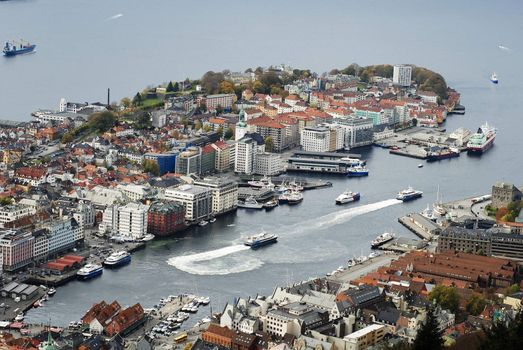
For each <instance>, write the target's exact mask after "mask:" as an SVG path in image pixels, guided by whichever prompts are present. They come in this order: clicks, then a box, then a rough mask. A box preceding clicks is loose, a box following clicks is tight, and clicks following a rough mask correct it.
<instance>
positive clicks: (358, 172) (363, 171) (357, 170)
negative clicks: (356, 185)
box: [347, 165, 369, 177]
mask: <svg viewBox="0 0 523 350" xmlns="http://www.w3.org/2000/svg"><path fill="white" fill-rule="evenodd" d="M368 175H369V169H367V167H364V166H361V165H357V166H353V167H350V168H349V170H348V173H347V176H348V177H362V176H368Z"/></svg>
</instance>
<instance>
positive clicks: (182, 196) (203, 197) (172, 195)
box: [165, 185, 212, 221]
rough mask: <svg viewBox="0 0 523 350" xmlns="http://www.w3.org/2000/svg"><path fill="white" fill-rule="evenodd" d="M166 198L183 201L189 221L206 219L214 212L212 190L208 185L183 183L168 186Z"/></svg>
mask: <svg viewBox="0 0 523 350" xmlns="http://www.w3.org/2000/svg"><path fill="white" fill-rule="evenodd" d="M165 199H169V200H173V201H177V202H180V203H182V204H183V205H184V207H185V218H186V219H187V221H200V220H205V219H207V218H209V217H210V216H211V214H212V191H211V189H209V188H207V187H199V186H192V185H182V186H179V187H176V188H168V189H166V190H165Z"/></svg>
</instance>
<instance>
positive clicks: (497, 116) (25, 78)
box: [0, 0, 523, 325]
mask: <svg viewBox="0 0 523 350" xmlns="http://www.w3.org/2000/svg"><path fill="white" fill-rule="evenodd" d="M522 34H523V4H521V3H520V2H518V1H501V2H492V1H460V2H459V3H456V2H455V1H437V2H436V1H434V2H430V3H427V2H426V1H413V0H407V1H357V2H356V1H323V2H318V1H303V0H302V1H285V2H281V1H271V0H270V1H265V2H264V3H263V4H262V3H260V2H245V1H239V0H236V1H227V2H225V1H220V2H218V1H190V2H189V1H186V2H181V1H167V0H155V1H134V0H113V1H105V0H77V1H71V0H68V1H66V0H27V1H24V0H19V1H17V0H13V1H7V2H1V3H0V40H2V41H5V40H8V39H13V38H15V39H16V38H24V39H27V40H30V41H32V42H34V43H36V44H37V45H38V47H37V52H36V53H34V54H31V55H26V56H22V57H15V58H13V59H5V58H3V57H0V118H2V119H12V120H28V119H29V114H30V112H32V111H33V110H35V109H37V108H56V107H57V105H58V101H59V99H60V97H66V98H67V99H68V100H71V101H97V100H100V101H105V93H106V89H107V88H108V87H110V88H111V91H112V99H113V100H117V99H120V98H122V97H124V96H129V95H132V94H133V93H135V92H136V91H138V90H141V89H142V88H143V87H145V86H147V85H152V84H157V83H160V82H164V81H168V80H176V79H185V78H186V77H193V78H194V77H199V76H201V75H202V74H203V73H204V72H205V71H207V70H222V69H226V68H229V69H231V70H244V69H246V68H247V67H255V66H259V65H261V66H267V65H269V64H279V63H285V64H290V65H292V66H294V67H297V68H311V69H313V70H315V71H318V72H323V71H327V70H329V69H331V68H333V67H343V66H346V65H348V64H350V63H352V62H358V63H359V64H361V65H366V64H373V63H384V62H387V63H415V64H418V65H420V66H426V67H428V68H431V69H433V70H435V71H438V72H440V73H442V74H443V75H444V76H445V78H446V79H447V82H448V83H449V85H451V86H452V87H454V88H456V89H458V90H459V91H460V92H461V93H462V104H464V105H465V106H466V107H467V114H466V115H464V116H452V117H450V118H449V119H448V121H447V123H446V125H445V127H446V128H447V129H448V130H453V129H456V128H458V127H461V126H463V127H467V128H469V129H472V130H475V129H476V128H477V127H478V126H479V125H480V124H482V123H483V122H484V121H488V122H490V123H492V124H493V125H495V126H496V127H497V128H498V137H497V139H496V143H495V147H494V148H492V149H491V150H490V151H489V152H488V153H487V154H485V155H483V156H482V157H481V158H471V157H467V156H466V155H465V154H463V155H462V156H461V157H460V158H458V159H452V160H448V161H442V162H439V163H435V164H426V165H425V167H424V168H422V169H418V168H417V164H418V163H419V161H417V160H415V159H409V158H402V157H398V156H392V155H389V154H388V153H387V152H386V151H385V150H382V149H378V148H368V149H364V150H360V151H359V152H361V153H363V156H364V157H365V158H366V159H367V160H368V166H369V168H370V170H371V174H370V176H369V177H368V178H365V179H350V180H349V179H347V178H336V177H333V178H329V180H330V181H332V182H333V183H334V186H333V187H332V188H327V189H322V190H316V191H309V192H306V193H305V200H304V201H303V203H301V204H300V205H298V206H296V207H286V206H284V207H280V208H276V209H275V210H273V211H272V212H268V213H266V212H263V211H262V212H245V211H241V210H239V211H238V212H237V213H236V214H233V215H230V216H227V217H223V218H220V219H218V220H217V222H216V223H214V224H213V225H208V226H206V227H198V228H195V229H193V230H192V231H190V232H187V233H186V234H185V235H184V236H183V237H179V238H176V239H170V240H163V241H154V242H152V244H150V246H149V247H148V248H147V249H145V250H144V251H141V252H137V253H136V254H134V255H133V261H132V263H131V265H130V266H127V267H124V268H122V269H119V270H117V271H105V272H104V275H103V276H102V277H101V278H98V279H96V280H93V281H90V282H72V283H69V284H68V285H66V286H64V287H62V288H60V289H59V290H58V292H57V294H56V296H55V297H54V298H52V299H51V300H50V301H49V302H47V303H46V305H45V307H43V308H39V309H36V310H33V311H31V312H30V313H29V315H28V318H27V319H28V321H39V322H40V321H41V322H46V321H47V320H48V319H49V318H51V319H52V320H53V323H56V324H61V325H66V324H67V323H68V322H69V321H71V320H76V319H79V317H81V316H82V314H83V313H84V311H85V310H86V309H87V308H89V306H90V305H91V304H93V303H94V302H97V301H99V300H101V299H105V300H108V301H109V300H110V301H112V300H113V299H118V300H119V301H120V302H121V304H123V305H130V304H131V303H134V302H138V301H139V302H141V303H142V304H143V305H144V306H146V307H150V306H152V305H154V304H156V303H157V302H158V300H159V299H160V298H162V297H165V296H167V295H169V294H178V293H184V292H189V293H196V294H201V295H209V296H211V298H212V306H213V308H214V309H215V310H216V309H220V308H221V307H222V306H223V305H224V303H225V302H227V301H232V300H233V299H234V298H235V297H237V296H248V295H252V296H254V295H256V294H257V293H264V294H267V293H270V292H271V291H272V289H273V288H274V286H275V285H278V284H286V283H288V282H290V281H298V280H302V279H306V278H308V277H311V276H315V275H322V274H325V273H326V272H329V271H332V270H333V269H335V268H337V267H338V266H340V265H343V264H345V262H346V260H347V258H350V257H353V256H355V255H360V254H362V253H368V252H369V248H368V247H369V242H370V240H372V239H373V238H374V237H375V236H376V235H378V234H380V233H382V232H383V231H385V230H394V231H395V232H398V233H399V234H400V235H403V236H407V237H413V235H412V234H411V233H410V232H408V231H406V230H405V229H403V228H402V227H401V226H400V225H399V224H398V223H397V218H398V217H399V216H401V215H403V214H405V213H408V212H412V211H420V210H422V209H423V208H424V207H425V206H426V205H427V204H428V203H431V202H433V201H434V200H435V196H436V191H437V186H438V185H439V186H440V189H441V192H442V194H443V197H444V200H453V199H458V198H461V197H467V196H473V195H480V194H484V193H487V192H488V191H489V189H490V186H491V184H492V183H493V182H495V181H498V180H504V181H509V182H514V183H518V184H520V183H522V182H523V181H522V178H521V174H522V172H523V160H522V157H521V149H522V148H523V136H522V135H523V134H522V130H523V127H522V126H523V125H522V124H523V122H522V114H521V113H522V112H521V111H522V110H523V83H522V78H523V69H522V68H521V62H522V52H523V46H522V44H521V43H522V42H521V39H520V38H521V36H522ZM498 45H503V46H506V47H508V48H510V50H502V49H499V48H498ZM493 71H495V72H496V73H497V74H498V76H499V79H500V84H499V85H498V86H494V85H492V84H491V83H490V82H489V76H490V74H491V73H492V72H493ZM322 178H323V179H327V178H326V177H322ZM408 185H412V186H413V187H415V188H418V189H421V190H423V191H424V196H423V199H421V200H418V201H415V202H412V203H408V204H398V203H397V202H396V201H395V200H391V199H393V198H394V196H395V193H396V192H397V191H398V190H399V189H402V188H404V187H406V186H408ZM346 188H351V189H353V190H357V191H360V192H361V193H362V200H361V201H360V202H359V203H358V204H355V205H349V206H344V207H342V208H340V207H336V206H335V205H334V198H335V197H336V196H337V195H338V194H339V193H341V192H342V191H343V190H345V189H346ZM261 230H266V231H271V232H275V233H277V234H278V235H280V240H279V243H278V244H275V245H273V246H270V247H267V248H266V249H260V250H258V251H251V250H248V249H245V248H244V247H243V246H242V245H241V242H242V240H243V239H244V238H245V237H246V236H247V235H249V234H252V233H258V232H260V231H261ZM200 317H203V316H201V313H200Z"/></svg>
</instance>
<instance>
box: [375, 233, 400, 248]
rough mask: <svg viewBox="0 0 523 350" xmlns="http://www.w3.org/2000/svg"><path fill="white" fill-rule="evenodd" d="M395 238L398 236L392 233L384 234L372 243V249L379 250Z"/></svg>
mask: <svg viewBox="0 0 523 350" xmlns="http://www.w3.org/2000/svg"><path fill="white" fill-rule="evenodd" d="M395 237H396V236H395V235H394V233H390V232H385V233H382V234H381V235H379V236H378V237H376V238H375V239H373V240H372V242H370V247H371V248H372V249H375V248H378V247H380V246H382V245H384V244H385V243H387V242H390V241H392V240H393V239H394V238H395Z"/></svg>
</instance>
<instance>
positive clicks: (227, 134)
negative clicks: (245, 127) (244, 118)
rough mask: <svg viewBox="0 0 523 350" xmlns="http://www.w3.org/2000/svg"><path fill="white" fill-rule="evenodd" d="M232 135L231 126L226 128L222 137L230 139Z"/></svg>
mask: <svg viewBox="0 0 523 350" xmlns="http://www.w3.org/2000/svg"><path fill="white" fill-rule="evenodd" d="M233 136H234V131H233V130H232V128H231V127H229V128H227V131H225V135H224V138H225V139H227V140H230V139H231V138H232V137H233Z"/></svg>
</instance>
